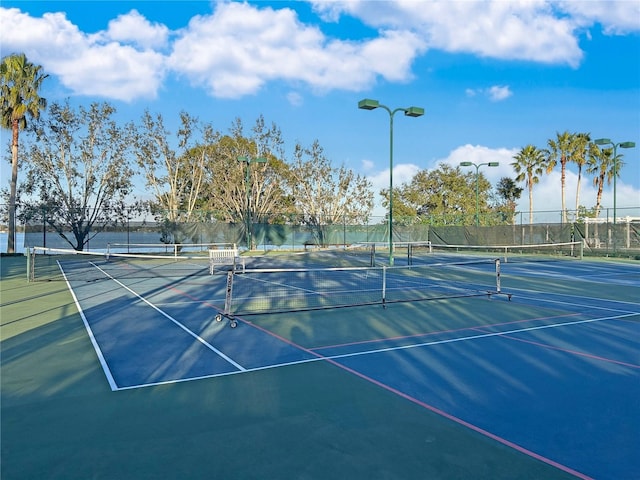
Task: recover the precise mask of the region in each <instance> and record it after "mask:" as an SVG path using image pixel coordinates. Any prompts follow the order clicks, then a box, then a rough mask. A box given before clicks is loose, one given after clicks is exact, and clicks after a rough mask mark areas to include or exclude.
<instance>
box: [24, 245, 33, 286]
mask: <svg viewBox="0 0 640 480" xmlns="http://www.w3.org/2000/svg"><path fill="white" fill-rule="evenodd" d="M25 253H26V255H27V282H33V271H34V269H33V257H32V253H31V249H30V248H27V249H26V250H25Z"/></svg>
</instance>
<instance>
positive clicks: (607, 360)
mask: <svg viewBox="0 0 640 480" xmlns="http://www.w3.org/2000/svg"><path fill="white" fill-rule="evenodd" d="M474 330H477V331H478V332H482V333H487V331H486V330H484V329H482V328H474ZM497 336H498V337H502V338H507V339H509V340H515V341H517V342H522V343H529V344H531V345H536V346H538V347H543V348H548V349H550V350H557V351H559V352H565V353H569V354H571V355H578V356H580V357H586V358H590V359H592V360H599V361H602V362H609V363H615V364H617V365H623V366H625V367H631V368H638V369H640V365H636V364H633V363H627V362H621V361H620V360H614V359H613V358H607V357H601V356H599V355H593V354H591V353H585V352H579V351H577V350H569V349H568V348H561V347H554V346H553V345H549V344H546V343H540V342H534V341H533V340H525V339H523V338H516V337H513V336H511V335H501V334H498V335H497Z"/></svg>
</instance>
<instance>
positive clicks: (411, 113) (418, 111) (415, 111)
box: [404, 107, 424, 117]
mask: <svg viewBox="0 0 640 480" xmlns="http://www.w3.org/2000/svg"><path fill="white" fill-rule="evenodd" d="M404 114H405V115H406V116H407V117H421V116H422V115H424V108H422V107H409V108H407V109H405V111H404Z"/></svg>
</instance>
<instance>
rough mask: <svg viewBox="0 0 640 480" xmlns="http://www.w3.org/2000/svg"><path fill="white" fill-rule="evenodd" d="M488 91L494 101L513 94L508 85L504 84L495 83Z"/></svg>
mask: <svg viewBox="0 0 640 480" xmlns="http://www.w3.org/2000/svg"><path fill="white" fill-rule="evenodd" d="M487 93H488V95H489V98H490V99H491V101H493V102H499V101H501V100H505V99H507V98H509V97H510V96H511V95H513V92H512V91H511V89H510V88H509V87H508V86H507V85H504V86H501V85H494V86H493V87H490V88H489V91H488V92H487Z"/></svg>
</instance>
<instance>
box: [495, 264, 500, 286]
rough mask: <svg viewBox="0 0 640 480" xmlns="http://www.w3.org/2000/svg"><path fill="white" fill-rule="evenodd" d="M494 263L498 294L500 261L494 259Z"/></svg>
mask: <svg viewBox="0 0 640 480" xmlns="http://www.w3.org/2000/svg"><path fill="white" fill-rule="evenodd" d="M495 263H496V292H497V293H500V259H499V258H496V259H495Z"/></svg>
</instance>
